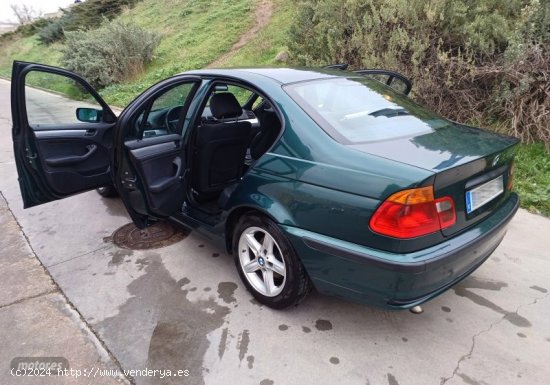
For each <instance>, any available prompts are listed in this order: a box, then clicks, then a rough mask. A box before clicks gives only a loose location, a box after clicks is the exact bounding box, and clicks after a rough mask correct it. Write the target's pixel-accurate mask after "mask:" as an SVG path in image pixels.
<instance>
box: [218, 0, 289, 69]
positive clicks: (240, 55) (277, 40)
mask: <svg viewBox="0 0 550 385" xmlns="http://www.w3.org/2000/svg"><path fill="white" fill-rule="evenodd" d="M273 3H274V10H273V15H272V17H271V20H270V21H269V23H268V25H267V26H266V27H265V28H263V29H262V30H261V31H260V32H259V33H258V36H256V38H254V39H252V41H251V42H250V43H248V44H247V45H245V46H244V47H242V48H241V49H240V50H239V51H237V52H236V53H235V55H233V56H232V57H230V58H229V59H228V60H226V61H225V62H223V63H221V66H223V67H245V66H261V65H266V66H281V65H284V63H281V62H278V61H276V60H275V57H276V56H277V54H278V53H279V52H285V51H287V40H288V28H289V27H290V21H291V20H292V17H293V15H294V13H295V11H296V5H295V3H294V2H293V1H288V0H275V1H273Z"/></svg>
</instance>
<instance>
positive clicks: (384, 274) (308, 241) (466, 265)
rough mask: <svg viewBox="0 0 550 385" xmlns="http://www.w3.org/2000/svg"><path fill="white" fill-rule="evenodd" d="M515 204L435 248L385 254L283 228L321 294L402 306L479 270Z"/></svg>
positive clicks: (509, 203) (514, 200) (516, 201)
mask: <svg viewBox="0 0 550 385" xmlns="http://www.w3.org/2000/svg"><path fill="white" fill-rule="evenodd" d="M518 207H519V198H518V196H517V195H516V194H511V195H510V197H509V199H508V200H507V201H506V202H505V203H504V204H503V205H501V206H500V207H499V209H497V210H496V211H495V212H494V213H493V214H491V215H490V216H488V217H487V218H485V219H484V220H483V221H481V222H479V223H477V224H476V225H475V226H473V227H472V228H470V229H468V230H466V231H464V232H462V233H461V234H459V235H456V236H453V237H452V238H449V239H448V240H447V241H445V242H443V243H440V244H438V245H435V246H433V247H430V248H427V249H424V250H420V251H417V252H413V253H406V254H396V253H389V252H385V251H381V250H377V249H373V248H369V247H365V246H361V245H357V244H354V243H350V242H346V241H342V240H339V239H335V238H331V237H328V236H325V235H322V234H317V233H312V232H310V231H307V230H303V229H299V228H296V227H291V226H282V228H283V230H284V231H285V232H286V234H287V236H288V237H289V239H290V240H291V242H292V244H293V246H294V247H295V249H296V251H297V253H298V255H299V256H300V257H301V259H302V262H303V263H304V266H305V267H306V270H307V271H308V274H309V275H310V277H311V279H312V281H313V283H314V285H315V287H316V288H317V290H319V291H320V292H323V293H326V294H331V295H336V296H338V297H344V298H347V299H350V300H354V301H358V302H362V303H369V304H374V305H378V306H382V307H385V308H393V309H406V308H410V307H412V306H416V305H418V304H420V303H423V302H425V301H427V300H429V299H431V298H434V297H435V296H437V295H439V294H441V293H442V292H444V291H445V290H447V289H449V288H450V287H451V286H453V285H454V284H456V283H457V282H459V281H461V280H462V279H464V278H465V277H467V276H468V275H469V274H471V273H472V272H473V271H474V270H475V269H477V268H478V267H479V266H480V265H481V264H482V263H483V262H484V261H485V260H486V259H487V258H488V257H489V256H490V255H491V254H492V252H493V251H494V250H495V249H496V248H497V246H498V245H499V244H500V242H501V241H502V239H503V237H504V235H505V233H506V227H507V224H508V223H509V222H510V220H511V219H512V217H513V216H514V214H515V213H516V211H517V209H518Z"/></svg>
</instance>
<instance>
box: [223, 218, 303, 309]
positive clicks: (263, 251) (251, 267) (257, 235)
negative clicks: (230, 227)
mask: <svg viewBox="0 0 550 385" xmlns="http://www.w3.org/2000/svg"><path fill="white" fill-rule="evenodd" d="M233 253H234V258H235V265H236V266H237V270H238V272H239V275H240V277H241V279H242V281H243V283H244V284H245V286H246V288H247V289H248V291H250V293H252V295H253V296H254V297H255V298H256V299H257V300H258V301H259V302H261V303H262V304H265V305H267V306H269V307H271V308H274V309H283V308H286V307H288V306H291V305H296V304H298V303H299V302H300V301H301V300H302V299H304V298H305V297H306V295H307V294H308V293H309V291H310V290H311V281H310V280H309V277H308V276H307V273H306V271H305V269H304V266H303V265H302V263H301V262H300V260H299V258H298V256H297V255H296V252H295V251H294V249H293V248H292V245H291V244H290V242H289V241H288V240H287V238H286V237H285V236H284V234H283V233H282V232H281V230H280V229H279V227H278V226H277V224H275V223H274V222H273V221H272V220H270V219H268V218H265V217H262V216H257V215H248V216H245V217H243V218H241V220H240V221H239V222H238V224H237V226H236V229H235V234H234V237H233Z"/></svg>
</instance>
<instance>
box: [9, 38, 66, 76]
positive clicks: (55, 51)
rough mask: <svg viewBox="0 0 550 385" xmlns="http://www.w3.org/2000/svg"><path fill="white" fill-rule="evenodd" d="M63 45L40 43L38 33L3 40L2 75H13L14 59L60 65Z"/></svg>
mask: <svg viewBox="0 0 550 385" xmlns="http://www.w3.org/2000/svg"><path fill="white" fill-rule="evenodd" d="M61 48H62V45H61V44H59V43H56V44H52V45H50V46H45V45H42V44H40V42H39V41H38V39H37V38H36V35H33V36H29V37H22V36H18V35H15V36H13V37H12V38H10V39H7V40H2V42H1V45H0V75H1V76H5V77H9V76H11V66H12V63H13V61H14V60H23V61H29V62H39V63H43V64H50V65H59V59H61Z"/></svg>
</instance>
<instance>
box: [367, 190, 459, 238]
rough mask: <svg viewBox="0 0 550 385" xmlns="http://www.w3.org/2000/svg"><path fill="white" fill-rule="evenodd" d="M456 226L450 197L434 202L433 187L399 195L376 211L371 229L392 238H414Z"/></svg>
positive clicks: (392, 197)
mask: <svg viewBox="0 0 550 385" xmlns="http://www.w3.org/2000/svg"><path fill="white" fill-rule="evenodd" d="M455 222H456V210H455V205H454V201H453V199H452V198H451V197H448V196H446V197H443V198H438V199H435V198H434V194H433V186H428V187H421V188H415V189H409V190H403V191H399V192H397V193H395V194H393V195H391V196H390V197H389V198H388V199H386V200H385V201H384V203H382V204H381V205H380V207H379V208H378V210H376V212H375V213H374V215H373V216H372V218H371V220H370V227H371V229H372V230H373V231H374V232H376V233H379V234H382V235H387V236H390V237H394V238H414V237H419V236H422V235H426V234H430V233H435V232H437V231H439V230H442V229H445V228H448V227H450V226H452V225H454V224H455Z"/></svg>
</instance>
